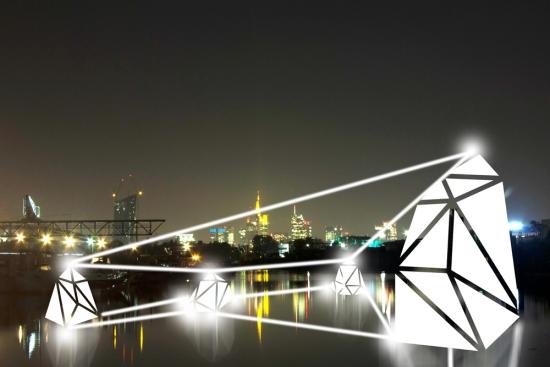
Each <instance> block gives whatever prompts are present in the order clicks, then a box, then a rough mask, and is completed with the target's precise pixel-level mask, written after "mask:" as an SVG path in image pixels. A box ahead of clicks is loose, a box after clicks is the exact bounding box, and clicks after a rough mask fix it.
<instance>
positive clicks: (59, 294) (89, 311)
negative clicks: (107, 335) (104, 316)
mask: <svg viewBox="0 0 550 367" xmlns="http://www.w3.org/2000/svg"><path fill="white" fill-rule="evenodd" d="M96 317H97V308H96V305H95V302H94V297H93V296H92V292H91V290H90V286H89V285H88V281H87V280H86V279H85V278H84V277H83V276H82V275H80V274H79V273H78V272H76V271H75V270H72V269H67V270H65V272H64V273H63V274H61V276H60V277H59V279H58V281H57V282H56V284H55V287H54V289H53V293H52V297H51V298H50V304H49V305H48V311H47V312H46V318H47V319H48V320H50V321H53V322H55V323H56V324H59V325H61V326H73V325H77V324H80V323H83V322H85V321H89V320H92V319H95V318H96Z"/></svg>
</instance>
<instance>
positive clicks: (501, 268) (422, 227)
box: [48, 152, 517, 349]
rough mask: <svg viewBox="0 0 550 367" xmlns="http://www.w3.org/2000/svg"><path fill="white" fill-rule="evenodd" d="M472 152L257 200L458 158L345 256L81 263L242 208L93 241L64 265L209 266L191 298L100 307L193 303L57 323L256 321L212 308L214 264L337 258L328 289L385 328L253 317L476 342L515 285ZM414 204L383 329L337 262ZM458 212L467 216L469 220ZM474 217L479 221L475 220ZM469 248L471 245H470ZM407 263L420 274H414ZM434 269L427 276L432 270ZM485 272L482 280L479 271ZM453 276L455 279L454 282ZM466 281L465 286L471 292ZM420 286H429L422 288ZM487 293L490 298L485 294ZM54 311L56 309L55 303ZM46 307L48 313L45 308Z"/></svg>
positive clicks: (493, 194)
mask: <svg viewBox="0 0 550 367" xmlns="http://www.w3.org/2000/svg"><path fill="white" fill-rule="evenodd" d="M472 157H473V154H472V153H471V152H468V153H461V154H457V155H453V156H449V157H445V158H441V159H437V160H434V161H430V162H426V163H422V164H419V165H416V166H412V167H407V168H404V169H401V170H397V171H393V172H389V173H386V174H383V175H379V176H375V177H371V178H367V179H364V180H360V181H356V182H353V183H350V184H346V185H342V186H338V187H336V188H332V189H328V190H324V191H320V192H317V193H313V194H309V195H305V196H302V197H298V198H295V199H291V200H287V201H284V202H281V203H277V204H272V205H270V206H267V207H265V208H264V209H263V210H264V211H269V210H274V209H277V208H281V207H284V206H288V205H292V204H295V203H298V202H302V201H305V200H310V199H313V198H318V197H321V196H324V195H329V194H332V193H336V192H340V191H343V190H348V189H351V188H354V187H358V186H361V185H366V184H369V183H372V182H376V181H380V180H383V179H386V178H390V177H395V176H397V175H401V174H404V173H408V172H413V171H416V170H419V169H422V168H426V167H430V166H433V165H436V164H441V163H444V162H448V161H453V160H458V162H456V163H455V164H454V165H453V167H451V169H449V170H448V171H447V172H445V174H443V175H442V176H441V177H440V178H438V179H437V180H436V181H435V182H434V184H432V185H431V186H430V187H429V188H428V189H427V190H425V191H424V192H423V193H422V194H421V195H419V196H418V197H417V198H416V199H414V200H413V201H412V202H411V203H409V204H408V205H407V206H406V207H405V208H403V210H401V211H400V212H399V213H398V214H397V215H396V216H395V217H394V218H392V220H390V221H389V222H388V223H387V224H386V226H385V227H384V228H382V229H381V230H380V231H378V232H377V233H376V234H375V235H374V236H373V237H372V238H371V239H370V240H369V241H368V242H367V243H366V244H365V245H364V246H362V247H360V248H359V249H357V250H356V251H355V252H354V253H352V255H350V256H349V257H347V258H343V259H331V260H321V261H304V262H293V263H283V264H268V265H254V266H241V267H229V268H215V269H197V268H167V267H151V266H131V265H115V264H109V265H103V264H87V263H83V262H85V261H89V260H91V259H93V258H95V257H100V256H106V255H110V254H113V253H116V252H120V251H125V250H128V249H131V248H135V247H137V246H143V245H146V244H149V243H153V242H156V241H159V240H163V239H167V238H170V237H173V236H175V235H176V234H178V233H180V232H193V231H196V230H199V229H204V228H206V227H210V226H212V225H217V224H221V223H224V222H227V221H232V220H236V219H240V218H244V217H246V216H248V215H251V214H254V213H255V211H247V212H244V213H241V214H236V215H233V216H229V217H226V218H222V219H218V220H215V221H211V222H208V223H204V224H201V225H197V226H194V227H190V228H185V229H182V230H180V231H176V232H172V233H168V234H165V235H161V236H157V237H153V238H150V239H147V240H143V241H139V242H136V243H131V244H128V245H126V246H121V247H118V248H114V249H110V250H106V251H102V252H99V253H95V254H92V255H89V256H85V257H82V258H80V259H77V260H74V261H73V262H72V263H71V264H70V265H69V266H70V267H71V268H78V267H82V268H95V269H105V270H108V269H120V270H135V271H163V272H187V273H209V274H210V275H209V276H208V277H207V278H206V279H204V280H203V281H201V282H200V284H199V286H198V287H197V289H196V290H195V291H194V292H193V294H192V295H191V297H190V298H186V299H182V298H181V297H180V298H175V299H171V300H164V301H159V302H153V303H149V304H143V305H137V306H133V307H128V308H123V309H118V310H111V311H106V312H104V313H103V314H102V316H103V317H107V316H112V315H116V314H123V313H126V312H131V311H138V310H141V309H146V308H153V307H160V306H165V305H168V304H174V303H178V302H180V303H183V304H185V305H192V307H184V306H182V309H180V310H178V311H173V312H165V313H158V314H153V315H147V316H136V317H130V318H122V319H115V320H104V321H100V322H91V323H86V324H80V325H76V324H77V323H76V322H70V320H71V319H70V317H72V316H70V317H69V322H68V323H67V320H65V319H63V320H64V322H63V323H61V322H59V323H60V324H66V325H67V324H68V325H70V326H71V328H74V329H82V328H89V327H99V326H104V325H111V324H116V323H120V322H132V321H141V320H150V319H157V318H165V317H174V316H179V315H182V314H192V313H194V312H197V311H198V312H202V311H210V312H212V313H213V314H214V315H217V316H219V317H224V318H232V319H238V320H244V321H254V322H256V321H258V318H256V317H250V316H243V315H239V314H232V313H227V312H221V311H220V309H221V308H222V307H223V306H224V305H225V304H227V303H229V302H230V298H229V293H228V285H227V282H225V281H224V280H223V279H222V278H220V277H219V276H218V275H216V274H220V273H225V272H236V271H246V270H259V269H278V268H292V267H299V266H317V265H325V264H338V263H339V264H342V265H341V268H340V269H339V271H338V275H337V277H336V280H335V282H334V283H333V288H334V289H335V291H336V292H337V294H341V295H355V294H365V295H366V296H367V298H368V299H369V302H370V304H371V305H372V307H373V309H374V310H375V311H376V314H377V315H378V317H379V318H380V320H381V321H382V323H383V325H384V327H385V328H386V330H387V332H388V334H385V335H382V334H376V333H368V332H363V331H357V330H346V329H339V328H332V327H325V326H320V325H311V324H304V323H297V322H288V321H283V320H274V319H266V318H262V320H261V321H262V322H263V323H266V324H274V325H280V326H291V327H293V328H297V327H299V328H303V329H309V330H319V331H326V332H333V333H341V334H348V335H357V336H364V337H372V338H379V339H388V338H390V337H391V338H392V340H397V341H401V342H407V343H415V344H424V345H434V346H441V347H448V348H459V349H484V348H486V347H488V346H489V345H490V344H491V343H492V341H494V340H495V339H496V338H497V337H498V336H499V335H501V334H502V333H503V332H504V331H505V330H506V329H507V328H508V327H509V326H510V325H511V324H512V323H513V322H514V321H515V320H516V319H517V308H516V306H517V302H516V298H515V296H514V294H515V292H516V286H515V276H514V274H513V267H512V273H510V264H511V261H512V257H511V246H510V241H509V237H506V236H507V235H508V232H507V231H508V229H507V220H506V208H505V203H504V195H503V190H502V182H501V181H500V179H499V178H498V175H497V174H496V172H494V171H493V170H492V168H491V167H490V166H489V165H488V164H487V162H485V160H483V158H481V157H480V156H477V157H475V158H472ZM471 158H472V159H471ZM465 162H466V163H465ZM417 204H419V205H418V206H417V208H416V211H415V214H414V216H413V220H412V225H411V229H410V231H409V236H407V240H406V242H405V245H404V248H403V253H402V255H401V268H400V270H401V272H399V273H398V278H397V285H398V289H399V291H401V292H402V293H403V296H404V298H403V301H404V302H401V301H399V299H398V297H399V294H397V292H396V310H395V313H396V316H395V320H394V321H395V325H394V332H392V331H391V330H390V327H389V325H388V323H387V321H386V320H385V319H384V317H382V313H381V311H380V310H379V309H378V307H377V305H376V304H375V302H374V301H373V300H372V298H371V297H370V295H369V293H368V292H367V291H362V290H363V289H364V287H363V280H362V276H361V274H360V272H359V269H358V268H357V267H355V266H354V265H350V264H346V263H349V262H351V261H352V260H353V259H354V258H356V257H357V256H358V255H359V254H360V253H361V252H363V251H364V250H365V249H366V248H367V247H368V246H369V245H370V244H371V243H372V242H373V241H375V240H376V239H378V238H380V237H381V236H382V235H383V233H384V232H385V231H386V230H387V228H388V227H389V226H391V225H393V224H394V223H395V222H397V221H398V220H399V219H400V218H402V217H403V216H404V215H405V214H406V213H407V212H408V211H409V210H410V209H412V208H413V207H414V206H415V205H417ZM476 212H477V214H476ZM479 213H481V214H479ZM455 214H456V215H455ZM466 217H468V218H469V220H468V218H466ZM470 217H471V218H470ZM457 221H458V222H457ZM480 221H481V223H482V225H483V226H481V227H480ZM461 223H462V224H463V225H465V228H464V229H465V230H461V229H460V228H461V227H460V225H461ZM454 228H456V229H454ZM453 243H454V246H453ZM472 244H473V245H472ZM476 251H479V253H478V252H476ZM480 254H481V255H482V256H481V258H480V257H479V256H478V255H480ZM483 257H484V258H485V262H484V260H482V259H483ZM441 259H444V260H445V261H444V265H443V266H439V265H440V261H441ZM468 259H479V260H478V261H477V262H476V263H475V265H474V266H466V267H465V265H466V264H467V262H468V261H469V260H468ZM75 273H76V272H75ZM411 273H413V274H411ZM416 273H418V274H419V275H417V276H416V275H414V274H416ZM424 273H427V275H426V276H424V275H423V274H424ZM434 274H435V276H432V275H434ZM489 274H493V276H494V278H491V277H489V278H487V276H488V275H489ZM442 277H443V278H442ZM445 279H447V280H445ZM484 279H488V280H486V281H483V280H484ZM457 280H458V282H459V283H457ZM445 281H446V282H449V281H450V285H451V286H450V287H448V286H447V284H446V283H445ZM323 288H326V287H308V288H299V289H289V290H284V291H274V292H271V293H269V292H264V293H261V295H264V294H268V295H277V294H287V293H297V292H304V291H306V292H310V291H315V290H320V289H323ZM500 288H502V289H504V291H505V293H504V294H505V295H507V296H509V297H507V298H506V297H502V294H503V293H502V292H499V291H500ZM472 290H473V291H474V292H473V293H472ZM428 291H431V293H430V292H428ZM449 292H451V293H452V294H454V296H455V299H456V303H452V302H450V301H449V296H450V294H449ZM480 292H481V293H480ZM65 293H67V292H65ZM257 295H258V294H257V293H253V294H248V295H239V296H235V297H234V298H238V297H241V298H243V297H245V298H246V297H254V296H257ZM480 297H481V298H480ZM63 301H64V300H62V299H60V300H57V301H56V300H54V297H52V302H51V304H50V307H52V304H53V305H54V306H58V305H62V304H63ZM65 301H66V300H65ZM69 301H70V302H72V303H70V302H69V308H71V307H74V306H73V304H78V292H77V291H76V289H75V292H74V297H73V298H71V297H69ZM182 301H183V302H182ZM488 301H491V302H493V303H492V304H487V302H488ZM495 304H496V305H497V306H500V308H501V309H502V310H501V309H497V308H495ZM409 305H410V307H409ZM61 308H63V307H61ZM72 309H73V308H71V310H72ZM53 311H55V310H53ZM53 311H52V312H53ZM503 311H504V313H503ZM61 312H63V311H62V310H61ZM411 313H412V314H411ZM48 314H51V313H50V310H48ZM73 314H74V311H73ZM405 314H407V315H405ZM50 319H51V318H50ZM58 320H59V318H58ZM464 320H465V321H464ZM53 321H56V320H53ZM453 333H454V334H456V335H454V334H453ZM440 336H441V337H440ZM457 336H458V337H457ZM460 337H462V338H463V339H464V340H465V342H466V344H465V343H464V341H462V340H460V341H459V339H460Z"/></svg>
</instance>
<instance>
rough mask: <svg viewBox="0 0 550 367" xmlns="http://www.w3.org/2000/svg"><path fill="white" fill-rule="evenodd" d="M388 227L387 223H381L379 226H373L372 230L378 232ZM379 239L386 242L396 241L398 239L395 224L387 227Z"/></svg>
mask: <svg viewBox="0 0 550 367" xmlns="http://www.w3.org/2000/svg"><path fill="white" fill-rule="evenodd" d="M387 225H388V222H384V223H382V225H381V226H375V227H374V229H375V230H376V231H377V232H378V231H381V230H383V229H384V227H386V226H387ZM380 239H382V240H388V241H396V240H397V239H398V237H397V224H395V223H394V224H392V225H390V226H389V228H388V229H386V231H385V232H384V235H383V236H380Z"/></svg>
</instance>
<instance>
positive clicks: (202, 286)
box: [191, 274, 231, 312]
mask: <svg viewBox="0 0 550 367" xmlns="http://www.w3.org/2000/svg"><path fill="white" fill-rule="evenodd" d="M230 298H231V290H230V288H229V283H228V282H226V281H225V280H224V279H223V278H221V277H219V276H218V275H215V274H209V275H207V276H206V278H204V279H203V280H201V281H200V282H199V286H198V287H197V288H196V289H195V290H194V291H193V293H192V294H191V304H192V305H193V307H194V309H195V311H197V312H214V311H218V310H220V309H221V308H222V307H223V306H225V305H226V304H227V303H229V301H230Z"/></svg>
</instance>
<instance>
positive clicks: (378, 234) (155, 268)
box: [71, 153, 470, 274]
mask: <svg viewBox="0 0 550 367" xmlns="http://www.w3.org/2000/svg"><path fill="white" fill-rule="evenodd" d="M452 157H455V156H452ZM460 157H462V158H461V159H460V160H459V161H458V162H456V163H455V164H454V165H453V166H452V167H451V168H450V169H448V170H447V171H446V172H445V173H444V174H443V175H441V176H440V177H439V178H438V179H437V180H436V181H434V182H433V183H432V185H433V184H434V183H436V182H439V181H441V180H443V179H444V178H445V177H447V176H448V175H449V173H450V172H451V171H452V170H453V169H455V168H456V167H458V166H460V165H461V164H462V163H463V162H465V161H466V160H467V159H469V158H470V156H469V154H467V153H462V154H461V155H460ZM447 158H448V157H446V158H441V159H447ZM432 162H433V161H432ZM377 177H379V176H377ZM348 185H350V184H348ZM432 185H430V186H428V188H427V189H426V190H424V191H422V193H421V194H420V195H418V196H417V197H416V198H415V199H414V200H413V201H411V202H410V203H409V204H408V205H407V206H406V207H404V208H403V209H402V210H401V211H400V212H399V213H397V215H396V216H394V217H393V218H392V219H391V220H390V221H389V222H388V223H386V226H384V227H383V228H382V229H381V230H379V231H378V232H376V233H375V234H374V235H373V236H372V237H371V238H370V239H369V240H368V241H367V242H366V243H365V244H364V245H362V246H361V247H360V248H358V249H357V250H356V251H355V252H354V253H353V254H351V255H350V256H348V257H345V258H341V259H328V260H312V261H295V262H286V263H279V264H260V265H248V266H236V267H227V268H174V267H165V266H143V265H122V264H88V263H86V264H83V263H81V261H84V260H85V258H86V257H84V258H80V259H77V260H75V262H73V263H71V266H73V267H78V268H87V269H104V270H127V271H154V272H169V273H216V274H218V273H230V272H237V271H252V270H263V269H285V268H297V267H307V266H321V265H330V264H339V263H345V262H347V261H353V259H355V258H356V257H357V256H358V255H359V254H361V253H362V252H363V251H365V250H366V249H367V247H369V245H370V244H371V243H372V242H373V241H374V240H375V239H377V238H380V237H381V236H382V235H383V234H384V233H385V232H386V230H387V229H388V228H389V227H390V226H392V225H393V224H394V223H395V222H397V221H398V220H399V219H401V218H402V217H403V216H404V215H405V214H407V212H408V211H409V210H411V209H412V208H413V207H414V206H415V205H416V204H417V203H418V202H419V201H420V200H421V199H422V196H423V195H424V193H425V192H426V191H427V190H428V189H429V188H430V187H431V186H432ZM344 186H346V185H344ZM339 187H342V186H339ZM354 187H355V186H354ZM330 190H332V189H330ZM325 191H328V190H325ZM340 191H341V190H340ZM321 192H323V191H321ZM311 195H315V194H311ZM292 200H295V199H292ZM292 200H289V201H292ZM283 203H285V202H283ZM280 204H281V203H278V204H273V205H280ZM283 206H284V205H283ZM266 208H267V207H266ZM271 209H273V208H271ZM253 212H254V213H255V210H254V211H253ZM246 213H247V214H248V213H250V212H246ZM247 216H248V215H247ZM218 224H219V223H218ZM199 226H201V225H199ZM196 227H197V226H196ZM207 227H209V226H207ZM190 228H194V227H190ZM201 229H202V228H201ZM184 231H187V230H184ZM188 232H191V231H188ZM149 240H150V239H149ZM145 241H147V240H145ZM142 242H143V241H142ZM136 243H137V242H136ZM147 243H149V242H147ZM147 243H145V244H147ZM123 247H126V246H121V247H117V248H115V249H111V250H108V251H114V250H119V249H121V248H123ZM121 251H124V249H123V250H121ZM115 252H119V251H115ZM100 254H102V253H97V254H94V255H93V256H92V255H90V256H92V257H97V256H103V255H100ZM90 256H87V257H90Z"/></svg>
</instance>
